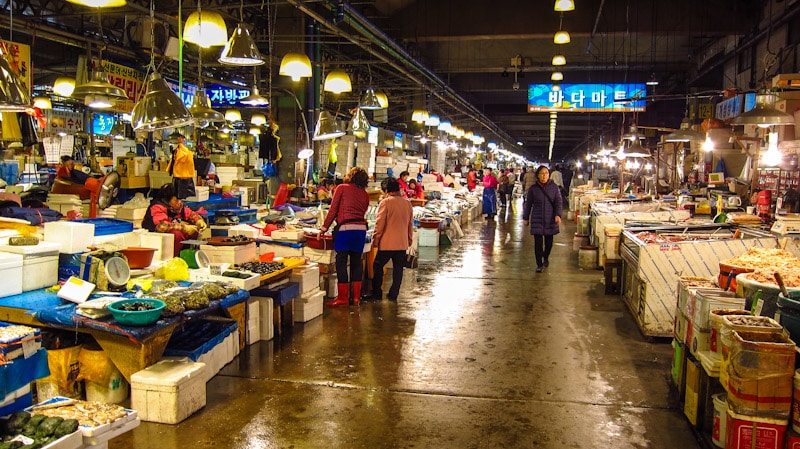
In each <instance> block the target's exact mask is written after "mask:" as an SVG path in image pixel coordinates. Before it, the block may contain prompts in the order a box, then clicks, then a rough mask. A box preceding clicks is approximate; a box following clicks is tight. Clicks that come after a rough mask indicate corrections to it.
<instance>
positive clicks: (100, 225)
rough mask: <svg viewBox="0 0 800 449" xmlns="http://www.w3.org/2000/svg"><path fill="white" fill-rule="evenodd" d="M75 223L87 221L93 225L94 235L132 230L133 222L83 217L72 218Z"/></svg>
mask: <svg viewBox="0 0 800 449" xmlns="http://www.w3.org/2000/svg"><path fill="white" fill-rule="evenodd" d="M73 221H74V222H77V223H89V224H93V225H94V235H95V236H98V235H109V234H122V233H123V232H131V231H133V223H131V222H129V221H125V220H117V219H116V218H84V219H82V220H73Z"/></svg>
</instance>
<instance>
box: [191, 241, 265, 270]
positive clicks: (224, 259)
mask: <svg viewBox="0 0 800 449" xmlns="http://www.w3.org/2000/svg"><path fill="white" fill-rule="evenodd" d="M200 249H201V250H203V252H204V253H206V255H207V256H208V260H209V261H210V262H211V263H232V264H236V265H239V264H242V263H245V262H252V261H254V260H256V258H257V257H258V256H257V254H256V243H255V242H250V243H246V244H244V245H234V246H213V245H200Z"/></svg>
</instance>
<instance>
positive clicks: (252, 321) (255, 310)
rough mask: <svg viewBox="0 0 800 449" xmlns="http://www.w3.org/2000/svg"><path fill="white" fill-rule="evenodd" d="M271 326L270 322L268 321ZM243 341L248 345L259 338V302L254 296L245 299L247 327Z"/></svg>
mask: <svg viewBox="0 0 800 449" xmlns="http://www.w3.org/2000/svg"><path fill="white" fill-rule="evenodd" d="M269 325H270V326H272V323H269ZM245 332H246V334H245V338H244V341H245V343H246V344H248V345H252V344H253V343H255V342H257V341H260V340H261V302H260V301H259V300H258V299H256V298H249V299H248V300H247V329H245Z"/></svg>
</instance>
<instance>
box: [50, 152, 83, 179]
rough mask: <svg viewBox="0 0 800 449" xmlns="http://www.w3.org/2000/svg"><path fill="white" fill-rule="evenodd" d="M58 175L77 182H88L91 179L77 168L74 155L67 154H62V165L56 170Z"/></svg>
mask: <svg viewBox="0 0 800 449" xmlns="http://www.w3.org/2000/svg"><path fill="white" fill-rule="evenodd" d="M56 177H57V178H58V179H61V180H64V181H69V182H72V183H75V184H86V180H87V179H89V175H87V174H86V173H84V172H82V171H80V170H78V169H76V168H75V161H74V160H73V159H72V156H69V155H66V154H65V155H63V156H61V166H60V167H58V171H56Z"/></svg>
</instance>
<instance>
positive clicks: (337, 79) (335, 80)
mask: <svg viewBox="0 0 800 449" xmlns="http://www.w3.org/2000/svg"><path fill="white" fill-rule="evenodd" d="M323 90H324V91H325V92H332V93H334V94H340V93H343V92H352V90H353V85H352V83H351V82H350V75H348V74H347V72H345V71H344V70H331V72H330V73H328V76H326V77H325V84H324V85H323Z"/></svg>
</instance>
